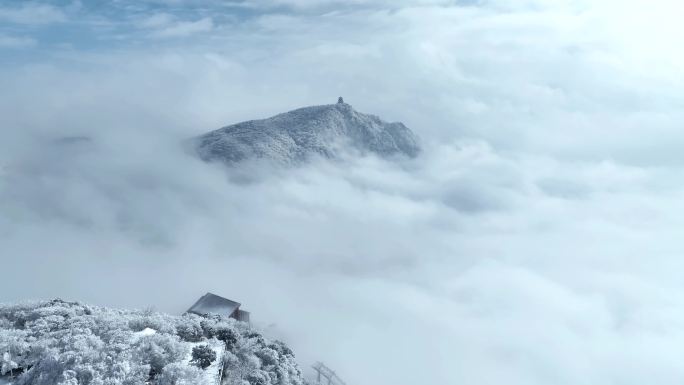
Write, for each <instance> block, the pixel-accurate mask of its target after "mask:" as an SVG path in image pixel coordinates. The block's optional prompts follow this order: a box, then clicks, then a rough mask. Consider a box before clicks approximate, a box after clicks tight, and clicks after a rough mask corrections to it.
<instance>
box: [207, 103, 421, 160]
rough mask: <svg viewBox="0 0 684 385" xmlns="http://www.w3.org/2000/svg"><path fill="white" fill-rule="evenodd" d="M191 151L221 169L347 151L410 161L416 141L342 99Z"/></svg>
mask: <svg viewBox="0 0 684 385" xmlns="http://www.w3.org/2000/svg"><path fill="white" fill-rule="evenodd" d="M195 146H196V149H197V152H198V153H199V155H200V157H201V158H202V159H204V160H206V161H215V160H218V161H223V162H226V163H234V162H239V161H242V160H245V159H255V158H256V159H266V160H271V161H275V162H276V163H282V164H296V163H300V162H302V161H304V160H307V159H308V158H310V157H311V156H322V157H324V158H329V159H333V158H338V157H339V156H341V155H342V154H343V153H345V152H347V151H352V152H358V153H360V154H368V153H373V154H376V155H379V156H382V157H392V156H408V157H414V156H416V155H417V154H418V152H419V151H420V147H419V144H418V138H417V137H416V135H415V134H414V133H413V132H412V131H411V130H410V129H408V128H407V127H406V126H405V125H404V124H402V123H388V122H384V121H383V120H381V119H380V118H378V117H377V116H374V115H367V114H363V113H360V112H357V111H355V110H354V109H353V108H352V106H350V105H349V104H347V103H344V102H343V101H342V98H340V100H339V101H338V103H336V104H329V105H322V106H312V107H304V108H300V109H297V110H293V111H290V112H286V113H283V114H279V115H276V116H273V117H271V118H268V119H261V120H250V121H247V122H242V123H237V124H233V125H231V126H227V127H223V128H221V129H218V130H216V131H212V132H209V133H207V134H204V135H202V136H200V137H198V138H196V139H195Z"/></svg>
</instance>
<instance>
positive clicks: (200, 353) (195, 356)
mask: <svg viewBox="0 0 684 385" xmlns="http://www.w3.org/2000/svg"><path fill="white" fill-rule="evenodd" d="M214 361H216V352H215V351H214V349H212V348H211V347H210V346H209V345H199V346H195V347H194V348H192V360H191V361H190V362H191V363H193V364H195V365H197V366H199V367H200V368H202V369H206V368H208V367H209V365H211V363H212V362H214Z"/></svg>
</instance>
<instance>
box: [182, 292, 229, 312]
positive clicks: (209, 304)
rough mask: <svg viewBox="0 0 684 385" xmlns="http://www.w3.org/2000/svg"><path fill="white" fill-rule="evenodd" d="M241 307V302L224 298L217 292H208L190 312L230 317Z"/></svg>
mask: <svg viewBox="0 0 684 385" xmlns="http://www.w3.org/2000/svg"><path fill="white" fill-rule="evenodd" d="M239 307H240V303H238V302H235V301H231V300H229V299H228V298H223V297H221V296H218V295H216V294H212V293H207V294H205V295H203V296H202V297H200V299H198V300H197V302H195V304H194V305H192V307H190V309H188V313H195V314H199V315H221V316H225V317H230V315H231V314H233V313H234V312H235V310H237V309H238V308H239Z"/></svg>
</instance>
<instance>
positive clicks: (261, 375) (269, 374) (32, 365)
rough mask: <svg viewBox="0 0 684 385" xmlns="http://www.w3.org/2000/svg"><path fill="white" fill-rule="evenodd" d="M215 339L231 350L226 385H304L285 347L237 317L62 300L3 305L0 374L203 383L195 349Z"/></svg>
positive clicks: (43, 383)
mask: <svg viewBox="0 0 684 385" xmlns="http://www.w3.org/2000/svg"><path fill="white" fill-rule="evenodd" d="M146 328H150V329H153V332H152V333H153V334H150V333H149V332H148V331H145V329H146ZM211 338H217V339H220V340H221V341H223V343H225V344H226V347H227V349H226V352H225V354H224V356H223V357H221V360H222V363H223V365H224V372H223V373H224V376H225V380H224V384H228V385H249V384H252V383H254V384H257V383H258V384H264V385H303V384H304V382H303V380H302V376H301V372H300V370H299V368H298V366H297V364H296V362H295V359H294V355H293V354H292V351H291V350H290V349H289V348H287V346H285V345H284V344H282V343H280V342H277V341H269V340H268V339H266V338H264V337H263V336H262V335H260V334H259V333H256V332H254V331H253V330H251V329H250V327H249V325H247V324H245V323H242V322H237V321H235V320H233V319H226V318H221V317H214V318H210V317H200V316H196V315H184V316H171V315H167V314H161V313H155V312H153V311H136V310H117V309H109V308H100V307H91V306H87V305H82V304H79V303H74V302H65V301H61V300H53V301H46V302H39V303H24V304H15V305H0V366H1V368H0V369H1V371H2V372H9V371H10V370H11V372H12V374H14V375H15V379H14V381H13V383H14V384H15V385H56V384H59V385H72V384H73V385H75V384H78V385H145V384H149V385H172V384H174V385H184V384H193V385H195V384H197V385H201V384H205V383H206V381H207V377H204V374H205V372H203V371H202V370H201V369H199V368H198V367H196V366H194V365H192V364H191V363H190V361H191V351H192V350H193V349H192V348H193V347H194V346H196V344H197V342H200V341H207V343H210V339H211ZM214 342H215V341H214ZM217 359H219V357H217Z"/></svg>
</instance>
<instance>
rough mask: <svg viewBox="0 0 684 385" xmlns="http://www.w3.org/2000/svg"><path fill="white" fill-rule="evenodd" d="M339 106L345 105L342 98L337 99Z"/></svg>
mask: <svg viewBox="0 0 684 385" xmlns="http://www.w3.org/2000/svg"><path fill="white" fill-rule="evenodd" d="M337 104H344V99H342V97H341V96H340V97H339V98H337Z"/></svg>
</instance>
